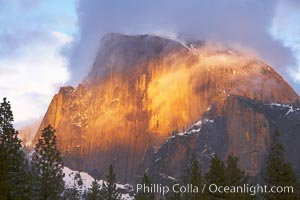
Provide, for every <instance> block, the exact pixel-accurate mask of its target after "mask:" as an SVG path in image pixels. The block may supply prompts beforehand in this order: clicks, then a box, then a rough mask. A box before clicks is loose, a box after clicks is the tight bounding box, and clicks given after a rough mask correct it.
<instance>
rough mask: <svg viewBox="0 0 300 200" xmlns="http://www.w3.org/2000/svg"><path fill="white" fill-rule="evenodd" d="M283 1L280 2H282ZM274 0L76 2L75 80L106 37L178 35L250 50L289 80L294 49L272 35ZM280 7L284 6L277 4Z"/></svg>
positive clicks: (84, 69) (99, 0) (88, 66)
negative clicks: (287, 68)
mask: <svg viewBox="0 0 300 200" xmlns="http://www.w3.org/2000/svg"><path fill="white" fill-rule="evenodd" d="M284 2H285V1H283V3H284ZM278 3H279V2H278V1H276V0H266V1H260V0H254V1H247V0H242V1H238V0H234V1H226V0H220V1H211V0H202V1H199V0H187V1H181V0H151V1H150V0H145V1H140V0H128V1H123V0H115V1H110V0H79V1H78V5H77V13H78V26H79V27H78V28H79V34H78V37H77V39H76V41H75V43H74V44H73V49H72V54H71V59H70V63H71V65H70V66H71V67H72V72H73V80H75V82H76V81H80V80H81V79H82V78H83V76H84V75H86V74H87V73H88V71H89V69H90V66H91V65H92V63H93V61H94V57H95V54H96V52H97V49H98V46H99V41H100V38H101V36H102V35H103V34H105V33H108V32H119V33H124V34H145V33H151V34H162V35H177V36H180V37H188V38H194V39H199V40H213V41H217V42H221V43H223V44H225V45H229V46H230V45H239V46H244V47H246V48H248V49H253V50H255V51H257V53H258V54H259V55H260V56H261V58H262V59H263V60H264V61H265V62H266V63H268V64H270V65H272V66H274V67H275V68H276V69H277V70H278V71H279V72H280V73H281V74H283V75H284V76H285V77H286V78H287V79H290V76H288V74H287V70H286V67H287V66H295V64H296V62H297V60H296V59H295V57H294V56H293V50H292V49H291V48H290V47H289V46H286V45H283V43H282V41H280V40H278V39H276V38H274V37H273V35H272V34H270V27H271V26H272V22H273V19H274V17H275V15H276V7H277V5H278ZM281 3H282V2H281Z"/></svg>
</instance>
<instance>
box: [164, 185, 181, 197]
mask: <svg viewBox="0 0 300 200" xmlns="http://www.w3.org/2000/svg"><path fill="white" fill-rule="evenodd" d="M174 187H175V188H174V190H176V191H179V185H176V186H174ZM182 196H183V195H182V193H180V192H172V191H171V192H170V195H169V196H168V197H167V199H168V200H182V198H183V197H182Z"/></svg>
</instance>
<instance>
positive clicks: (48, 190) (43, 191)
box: [32, 125, 64, 200]
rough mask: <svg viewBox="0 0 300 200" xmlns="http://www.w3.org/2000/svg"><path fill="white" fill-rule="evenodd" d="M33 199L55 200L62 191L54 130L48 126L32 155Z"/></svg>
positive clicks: (61, 178) (60, 158)
mask: <svg viewBox="0 0 300 200" xmlns="http://www.w3.org/2000/svg"><path fill="white" fill-rule="evenodd" d="M32 169H33V176H34V199H39V200H49V199H51V200H56V199H59V198H60V195H61V193H62V191H63V189H64V183H63V176H64V175H63V171H62V169H63V165H62V157H61V154H60V152H59V151H58V149H57V144H56V136H55V130H54V129H53V128H52V127H51V126H50V125H49V126H47V127H46V128H45V129H44V130H43V131H42V134H41V137H40V138H39V140H38V142H37V144H36V146H35V151H34V153H33V155H32Z"/></svg>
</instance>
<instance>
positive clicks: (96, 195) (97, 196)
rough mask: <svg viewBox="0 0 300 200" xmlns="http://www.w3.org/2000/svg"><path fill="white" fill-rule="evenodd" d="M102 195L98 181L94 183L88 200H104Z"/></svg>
mask: <svg viewBox="0 0 300 200" xmlns="http://www.w3.org/2000/svg"><path fill="white" fill-rule="evenodd" d="M102 199H103V197H102V193H101V189H100V184H99V183H98V181H97V180H96V179H94V181H93V182H92V185H91V188H90V189H89V191H88V197H87V200H102Z"/></svg>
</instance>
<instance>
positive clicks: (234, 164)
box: [225, 154, 254, 200]
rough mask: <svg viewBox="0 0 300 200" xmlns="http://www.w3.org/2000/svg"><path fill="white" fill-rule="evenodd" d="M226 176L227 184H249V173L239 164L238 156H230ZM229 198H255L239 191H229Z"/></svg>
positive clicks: (240, 199) (246, 199)
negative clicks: (232, 192) (231, 192)
mask: <svg viewBox="0 0 300 200" xmlns="http://www.w3.org/2000/svg"><path fill="white" fill-rule="evenodd" d="M225 176H226V186H243V185H244V184H247V181H248V175H246V173H245V172H244V171H242V170H241V169H240V168H239V166H238V158H237V157H235V156H233V155H232V154H230V155H229V156H228V158H227V161H226V168H225ZM227 199H239V200H243V199H245V200H251V199H254V196H251V195H250V194H247V193H242V192H238V193H234V194H230V193H229V194H228V195H227Z"/></svg>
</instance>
